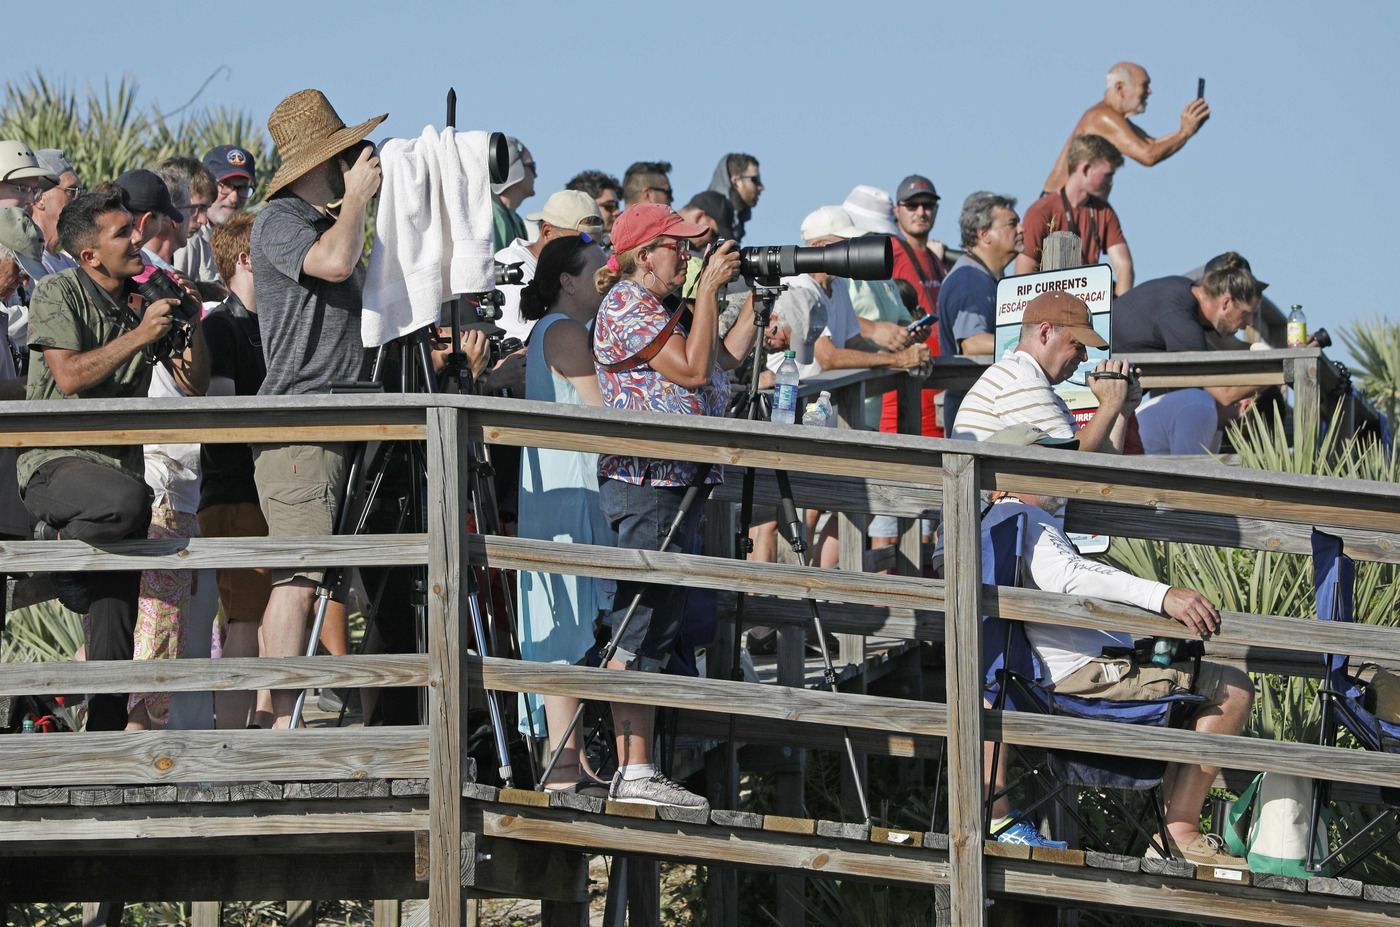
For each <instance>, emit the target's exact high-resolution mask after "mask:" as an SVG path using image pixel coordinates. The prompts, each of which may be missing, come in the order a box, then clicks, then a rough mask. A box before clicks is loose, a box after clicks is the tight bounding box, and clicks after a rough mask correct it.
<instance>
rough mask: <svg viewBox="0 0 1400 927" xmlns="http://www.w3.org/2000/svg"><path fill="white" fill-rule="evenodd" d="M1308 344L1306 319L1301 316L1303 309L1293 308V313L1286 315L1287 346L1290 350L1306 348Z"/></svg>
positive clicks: (1299, 307) (1296, 306)
mask: <svg viewBox="0 0 1400 927" xmlns="http://www.w3.org/2000/svg"><path fill="white" fill-rule="evenodd" d="M1307 344H1308V317H1307V316H1305V315H1303V307H1302V306H1299V305H1296V304H1295V305H1294V306H1293V311H1292V312H1290V313H1288V346H1289V347H1290V348H1302V347H1307Z"/></svg>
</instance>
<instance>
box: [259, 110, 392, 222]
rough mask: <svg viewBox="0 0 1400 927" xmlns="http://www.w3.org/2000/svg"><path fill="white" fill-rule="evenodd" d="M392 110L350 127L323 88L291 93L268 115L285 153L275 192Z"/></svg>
mask: <svg viewBox="0 0 1400 927" xmlns="http://www.w3.org/2000/svg"><path fill="white" fill-rule="evenodd" d="M388 117H389V114H388V113H385V114H384V115H383V116H376V117H374V118H373V119H368V120H366V121H364V122H362V123H360V124H359V125H357V126H351V127H349V128H347V127H346V125H345V123H344V121H343V120H341V118H340V117H339V116H338V115H336V112H335V109H334V108H333V107H332V106H331V104H330V101H329V100H327V99H326V95H325V94H323V93H322V92H321V91H319V90H298V91H297V92H296V93H294V94H292V95H291V96H289V97H287V98H286V99H285V100H283V101H282V102H281V103H278V104H277V108H276V109H274V110H273V111H272V115H271V116H269V117H268V119H267V131H268V132H270V133H271V134H272V142H273V144H275V145H276V146H277V151H278V153H280V154H281V155H282V166H281V167H279V168H278V169H277V173H276V174H274V175H273V177H272V183H270V184H269V185H268V188H267V195H268V196H271V195H272V194H274V193H276V192H277V191H278V190H280V189H282V188H283V187H285V186H286V185H287V184H289V183H291V182H292V181H294V180H296V179H297V178H298V177H300V176H301V175H302V174H305V173H306V172H307V171H309V170H311V169H312V168H313V167H315V166H316V165H318V164H320V163H321V162H322V161H325V160H328V159H329V158H333V157H335V156H336V155H337V154H339V153H340V152H342V151H344V150H345V149H347V148H349V147H350V146H351V145H353V144H355V143H356V142H359V141H363V140H364V138H365V136H367V135H369V133H370V132H373V131H374V127H375V126H377V125H379V124H380V123H381V122H383V121H384V120H385V119H387V118H388Z"/></svg>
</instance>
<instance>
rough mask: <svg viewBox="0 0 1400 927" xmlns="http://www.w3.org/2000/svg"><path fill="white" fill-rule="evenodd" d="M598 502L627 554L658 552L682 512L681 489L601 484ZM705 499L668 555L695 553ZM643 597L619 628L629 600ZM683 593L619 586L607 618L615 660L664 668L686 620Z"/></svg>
mask: <svg viewBox="0 0 1400 927" xmlns="http://www.w3.org/2000/svg"><path fill="white" fill-rule="evenodd" d="M599 482H600V483H601V485H600V486H599V501H600V502H601V504H602V509H603V515H604V516H605V517H606V518H607V519H608V521H609V522H611V523H612V527H613V530H614V531H616V532H617V546H618V547H619V548H623V549H629V550H660V549H661V542H662V541H663V540H664V539H665V537H666V532H667V531H669V530H670V528H671V524H672V523H673V522H674V521H675V519H676V513H677V512H679V511H680V505H681V499H682V498H683V497H684V496H685V493H686V487H684V486H653V485H652V484H650V483H642V484H640V485H638V484H634V483H624V482H622V481H621V480H611V479H604V480H600V481H599ZM704 509H705V506H704V497H703V496H701V497H699V498H697V499H696V501H695V504H694V505H693V506H691V509H690V511H689V512H688V513H686V517H685V520H684V521H683V522H682V523H681V527H680V530H679V531H677V532H676V536H675V538H674V539H673V540H672V542H671V546H670V547H668V548H667V551H668V552H669V553H693V552H695V550H696V545H697V544H698V542H699V540H700V519H701V516H702V515H703V514H704ZM638 593H640V594H641V600H640V601H639V602H638V603H637V610H636V611H635V612H633V613H632V620H631V621H629V622H627V627H625V628H621V629H620V630H621V632H622V633H621V634H620V635H618V631H619V626H620V625H621V623H622V619H623V616H624V615H626V614H627V609H628V608H629V607H630V606H631V604H632V600H633V599H634V598H636V597H637V594H638ZM686 596H687V589H686V587H685V586H684V585H680V584H667V585H662V584H659V583H639V582H636V581H634V580H619V581H618V583H617V597H616V598H615V599H613V603H614V606H615V608H614V611H613V612H612V614H611V615H609V616H608V622H609V624H611V625H612V627H613V634H614V635H615V636H616V640H617V659H618V660H620V661H622V662H623V663H626V664H627V665H628V666H629V667H632V666H634V665H635V666H636V667H637V668H639V669H642V670H647V671H654V670H657V669H660V668H661V667H663V666H665V665H666V661H667V659H669V657H670V656H671V652H672V650H674V649H675V644H676V638H677V636H678V635H679V634H680V631H681V624H682V622H683V620H684V617H685V606H686Z"/></svg>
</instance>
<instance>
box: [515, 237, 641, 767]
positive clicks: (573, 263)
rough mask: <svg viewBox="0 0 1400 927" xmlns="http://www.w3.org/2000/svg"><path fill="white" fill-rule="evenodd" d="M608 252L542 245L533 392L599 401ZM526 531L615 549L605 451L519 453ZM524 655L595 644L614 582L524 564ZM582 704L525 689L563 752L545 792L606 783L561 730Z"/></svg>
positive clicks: (529, 374) (533, 720)
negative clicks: (600, 321)
mask: <svg viewBox="0 0 1400 927" xmlns="http://www.w3.org/2000/svg"><path fill="white" fill-rule="evenodd" d="M603 261H604V257H603V250H602V249H601V248H600V247H598V245H597V244H596V243H595V242H593V240H592V239H591V238H590V237H589V236H588V235H576V236H572V237H565V238H556V239H555V240H554V241H551V242H550V243H549V244H547V245H545V246H544V250H542V251H541V252H540V257H539V263H538V264H537V265H536V268H535V276H534V278H533V279H532V280H531V281H530V282H529V283H527V284H526V285H525V288H524V289H523V290H522V291H521V293H520V314H521V316H523V317H524V318H525V320H526V321H527V322H531V323H533V328H532V330H531V336H530V345H529V348H528V351H529V354H528V357H527V360H526V363H525V398H526V399H531V400H536V401H540V402H558V403H562V404H564V405H574V406H585V405H586V406H601V405H602V404H603V397H602V395H601V394H600V393H599V392H598V373H597V371H596V369H595V368H594V366H593V350H592V347H591V345H590V337H591V336H590V334H589V331H588V326H590V325H592V324H593V319H594V317H595V316H596V315H597V314H598V304H599V302H601V301H602V294H601V293H599V292H598V289H597V287H596V286H594V284H593V278H594V276H595V275H596V274H597V273H598V270H599V269H600V268H601V267H602V266H603ZM519 534H520V536H521V537H526V538H540V539H542V540H546V541H562V542H566V543H571V544H601V545H604V546H608V547H612V546H614V545H616V544H617V535H616V534H615V533H614V532H613V529H612V526H611V525H609V524H608V520H607V519H606V518H604V517H603V510H602V507H601V505H600V504H599V501H598V455H597V454H596V453H587V452H584V451H567V450H558V449H554V448H542V447H541V448H536V447H529V448H525V449H524V451H523V452H522V454H521V459H520V523H519ZM517 582H518V584H519V593H520V594H519V596H518V597H517V599H516V601H517V602H519V603H520V655H521V657H522V658H524V659H526V660H538V661H540V662H545V663H562V664H564V665H566V666H567V665H573V664H575V663H578V662H580V661H581V660H582V659H583V656H584V654H585V653H586V652H587V651H588V648H590V647H591V646H593V641H594V633H593V626H594V623H595V622H596V620H597V618H598V616H599V615H600V614H602V613H605V612H607V611H610V610H611V609H612V600H613V592H614V590H615V589H616V584H615V583H613V582H611V581H608V580H602V579H596V578H594V577H591V576H566V575H559V574H553V573H545V572H529V571H525V570H522V571H521V572H520V573H518V574H517ZM577 710H578V699H576V698H572V697H570V696H566V695H546V696H544V698H543V699H541V698H540V697H539V696H536V695H528V694H523V693H522V695H521V711H520V716H521V725H520V726H521V728H522V730H523V732H524V733H528V734H530V735H532V736H537V735H539V733H540V732H541V731H543V732H544V733H545V734H546V735H547V736H548V738H549V740H548V742H549V749H550V751H551V755H552V754H553V753H559V754H560V761H559V762H558V763H556V764H555V766H554V770H553V772H552V773H551V775H550V778H549V779H548V781H546V782H545V783H544V787H545V789H547V790H550V791H555V790H563V791H578V790H579V788H580V787H589V786H596V785H598V783H597V782H595V781H593V780H592V779H591V778H589V777H588V775H587V774H586V772H585V769H584V767H582V766H581V765H580V764H579V744H578V733H577V729H575V731H574V733H573V734H572V735H571V736H570V738H569V740H568V742H566V743H565V742H561V741H560V740H559V739H558V735H559V734H560V733H561V732H563V731H564V729H565V728H566V727H567V726H568V724H569V719H570V718H571V717H573V715H574V712H575V711H577Z"/></svg>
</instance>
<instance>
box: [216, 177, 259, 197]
mask: <svg viewBox="0 0 1400 927" xmlns="http://www.w3.org/2000/svg"><path fill="white" fill-rule="evenodd" d="M252 192H253V185H252V184H251V183H249V182H247V181H244V182H243V183H240V184H232V183H224V182H223V181H222V180H221V181H219V195H220V196H228V195H229V194H230V193H236V194H238V195H239V196H240V197H243V196H247V195H248V194H250V193H252Z"/></svg>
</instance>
